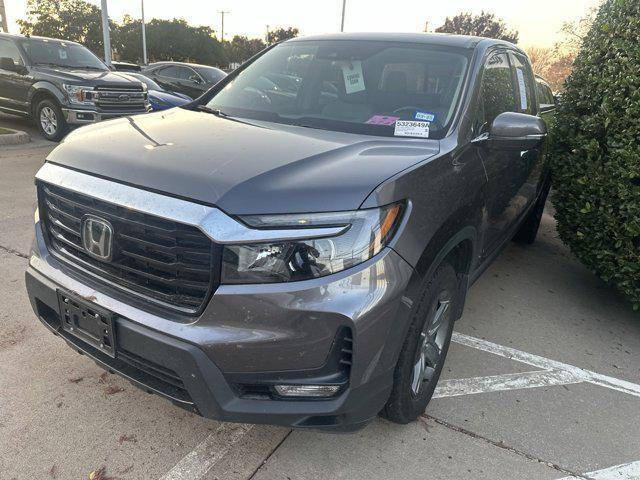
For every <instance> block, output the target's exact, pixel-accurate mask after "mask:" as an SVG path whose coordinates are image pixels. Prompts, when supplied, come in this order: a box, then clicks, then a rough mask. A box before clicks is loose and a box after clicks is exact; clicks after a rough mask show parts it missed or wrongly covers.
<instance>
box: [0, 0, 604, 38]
mask: <svg viewBox="0 0 640 480" xmlns="http://www.w3.org/2000/svg"><path fill="white" fill-rule="evenodd" d="M4 1H5V7H6V10H7V19H8V24H9V31H10V32H12V33H18V27H17V25H16V24H15V20H16V19H18V18H23V17H24V16H25V11H26V0H4ZM89 1H90V3H93V4H95V5H98V6H99V5H100V0H89ZM599 3H600V0H482V1H478V0H446V1H432V0H393V1H389V0H387V1H384V0H347V11H346V19H345V31H347V32H373V31H384V32H422V31H424V29H425V23H426V22H428V29H429V31H433V30H434V29H435V28H437V27H438V26H440V25H442V23H443V22H444V19H445V18H446V17H447V16H453V15H456V14H458V13H460V12H463V11H467V12H472V13H480V10H483V9H484V10H485V11H488V12H491V13H494V14H496V15H497V16H498V17H501V18H503V19H504V20H505V22H506V23H507V25H508V26H509V27H510V28H513V29H516V30H518V32H520V41H519V45H520V46H523V47H528V46H536V47H551V46H553V45H554V44H555V43H556V42H557V41H558V40H560V39H561V38H562V37H561V35H560V34H559V30H560V28H561V27H562V24H563V22H566V21H573V20H577V19H579V18H580V17H582V16H584V15H585V14H586V13H587V12H588V10H589V8H591V7H592V6H595V5H598V4H599ZM108 10H109V16H110V17H111V18H112V19H114V20H116V21H118V20H120V19H121V18H122V16H123V15H124V14H126V13H128V14H131V15H132V16H134V17H139V16H140V2H139V1H137V0H108ZM221 10H224V11H227V12H230V13H228V14H227V15H226V16H225V38H227V39H230V38H231V36H232V35H236V34H238V35H246V36H249V37H264V36H265V32H266V29H267V25H269V26H271V27H272V28H273V27H287V26H294V27H298V28H299V29H300V33H301V35H313V34H319V33H329V32H336V31H339V30H340V16H341V13H342V0H268V1H267V0H178V1H175V0H145V17H146V19H147V20H149V19H151V18H163V19H170V18H174V17H177V18H184V19H185V20H187V21H188V22H189V23H191V24H193V25H208V26H210V27H212V28H213V29H214V30H216V31H217V32H219V31H220V27H221V25H220V23H221V22H220V17H221V15H220V13H219V12H220V11H221Z"/></svg>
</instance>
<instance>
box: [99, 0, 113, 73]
mask: <svg viewBox="0 0 640 480" xmlns="http://www.w3.org/2000/svg"><path fill="white" fill-rule="evenodd" d="M101 9H102V38H103V40H104V63H106V64H107V65H108V66H111V38H110V36H109V12H108V11H107V0H102V4H101Z"/></svg>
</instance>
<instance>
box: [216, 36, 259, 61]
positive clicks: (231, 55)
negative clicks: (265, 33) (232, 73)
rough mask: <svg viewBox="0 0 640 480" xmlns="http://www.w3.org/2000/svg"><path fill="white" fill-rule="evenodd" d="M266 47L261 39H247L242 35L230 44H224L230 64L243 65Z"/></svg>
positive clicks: (234, 38)
mask: <svg viewBox="0 0 640 480" xmlns="http://www.w3.org/2000/svg"><path fill="white" fill-rule="evenodd" d="M265 47H266V45H265V43H264V42H263V41H262V40H261V39H259V38H247V37H244V36H241V35H236V36H235V37H233V39H232V40H231V41H230V42H224V48H225V51H226V52H227V59H228V60H229V63H242V62H244V61H245V60H248V59H249V58H251V57H253V56H254V55H255V54H256V53H258V52H260V51H261V50H263V49H264V48H265Z"/></svg>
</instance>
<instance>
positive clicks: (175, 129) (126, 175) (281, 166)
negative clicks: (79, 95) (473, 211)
mask: <svg viewBox="0 0 640 480" xmlns="http://www.w3.org/2000/svg"><path fill="white" fill-rule="evenodd" d="M438 147H439V142H438V141H436V140H414V139H394V138H388V139H386V138H380V137H372V136H366V135H354V134H347V133H338V132H330V131H325V130H316V129H311V128H303V127H290V126H284V125H278V124H273V123H264V124H257V125H253V124H247V123H242V122H238V121H234V120H231V119H225V118H219V117H217V116H215V115H212V114H209V113H204V112H196V111H190V110H185V109H182V108H174V109H171V110H166V111H163V112H157V113H151V114H147V115H138V116H135V117H124V118H119V119H116V120H110V121H107V122H103V123H99V124H95V125H89V126H86V127H83V128H80V129H78V130H75V131H74V132H72V133H71V134H69V135H68V136H67V137H66V138H65V140H64V141H63V142H62V143H61V144H60V145H59V146H58V147H57V148H56V149H55V150H54V151H53V152H51V154H50V155H49V158H48V160H49V161H51V162H54V163H57V164H59V165H62V166H68V167H71V168H74V169H77V170H81V171H84V172H87V173H91V174H95V175H99V176H102V177H107V178H111V179H113V180H116V181H119V182H123V183H128V184H131V185H135V186H139V187H141V188H145V189H148V190H154V191H158V192H163V193H167V194H169V195H172V196H176V197H181V198H186V199H190V200H194V201H197V202H200V203H204V204H208V205H215V206H217V207H219V208H221V209H222V210H224V211H225V212H227V213H229V214H236V215H240V214H261V213H303V212H322V211H325V212H327V211H337V210H355V209H357V208H358V207H359V206H360V205H361V204H362V202H363V201H364V200H365V199H366V197H367V196H368V195H369V193H370V192H371V191H372V190H373V189H374V188H375V187H376V186H378V185H379V184H380V183H381V182H383V181H384V180H386V179H387V178H389V177H391V176H393V175H394V174H396V173H398V172H400V171H402V170H404V169H406V168H408V167H410V166H411V165H414V164H416V163H417V162H420V161H422V160H424V159H426V158H429V157H432V156H433V155H435V154H437V153H438Z"/></svg>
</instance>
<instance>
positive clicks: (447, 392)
mask: <svg viewBox="0 0 640 480" xmlns="http://www.w3.org/2000/svg"><path fill="white" fill-rule="evenodd" d="M582 381H583V380H582V378H578V377H576V376H574V375H573V373H571V372H566V371H564V370H536V371H534V372H522V373H507V374H503V375H492V376H489V377H474V378H454V379H449V380H440V381H439V382H438V386H437V387H436V391H435V393H434V394H433V398H445V397H457V396H460V395H474V394H477V393H488V392H504V391H508V390H521V389H524V388H536V387H550V386H554V385H568V384H571V383H580V382H582Z"/></svg>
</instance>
